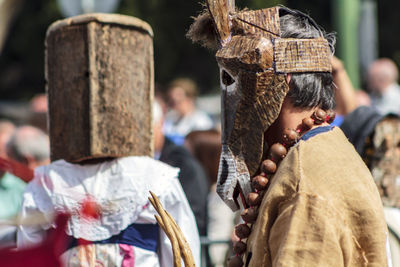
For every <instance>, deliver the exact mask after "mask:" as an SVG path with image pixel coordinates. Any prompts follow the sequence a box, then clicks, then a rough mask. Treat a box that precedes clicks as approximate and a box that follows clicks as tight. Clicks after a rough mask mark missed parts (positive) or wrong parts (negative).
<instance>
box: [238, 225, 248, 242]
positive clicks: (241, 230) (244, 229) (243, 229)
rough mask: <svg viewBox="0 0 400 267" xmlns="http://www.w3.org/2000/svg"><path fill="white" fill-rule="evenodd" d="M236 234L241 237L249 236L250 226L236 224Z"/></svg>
mask: <svg viewBox="0 0 400 267" xmlns="http://www.w3.org/2000/svg"><path fill="white" fill-rule="evenodd" d="M235 234H236V236H237V237H239V238H240V239H243V238H247V237H248V236H249V235H250V227H248V226H247V224H239V225H236V227H235Z"/></svg>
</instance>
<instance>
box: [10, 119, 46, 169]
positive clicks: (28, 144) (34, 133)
mask: <svg viewBox="0 0 400 267" xmlns="http://www.w3.org/2000/svg"><path fill="white" fill-rule="evenodd" d="M7 154H8V156H9V157H10V158H12V159H14V160H16V161H18V162H20V163H22V164H25V165H26V166H28V167H29V168H30V169H32V170H34V169H35V168H36V167H39V166H42V165H47V164H49V163H50V144H49V138H48V136H47V134H45V133H44V132H43V131H41V130H40V129H38V128H35V127H33V126H28V125H26V126H21V127H19V128H17V129H16V131H15V133H14V135H13V136H12V137H11V139H10V141H9V142H8V143H7Z"/></svg>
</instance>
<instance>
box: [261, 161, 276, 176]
mask: <svg viewBox="0 0 400 267" xmlns="http://www.w3.org/2000/svg"><path fill="white" fill-rule="evenodd" d="M261 171H263V172H265V173H268V174H273V173H275V172H276V163H275V162H273V161H272V160H270V159H266V160H264V161H263V162H262V163H261Z"/></svg>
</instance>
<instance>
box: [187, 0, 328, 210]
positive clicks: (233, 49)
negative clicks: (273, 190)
mask: <svg viewBox="0 0 400 267" xmlns="http://www.w3.org/2000/svg"><path fill="white" fill-rule="evenodd" d="M207 7H208V13H209V14H210V17H211V20H212V24H213V25H214V29H215V33H216V37H215V39H216V41H217V46H218V50H217V53H216V58H217V62H218V65H219V67H220V81H221V89H222V114H221V120H222V153H221V159H220V165H219V173H218V182H217V192H218V194H219V195H220V196H221V198H222V199H223V200H224V202H225V203H226V204H227V205H228V206H229V207H230V208H231V209H232V210H237V209H238V208H239V202H238V200H237V198H238V197H239V195H242V197H243V198H242V199H245V197H246V196H247V194H248V193H250V192H251V185H250V177H252V176H254V175H255V173H256V172H257V170H258V168H259V166H260V163H261V161H262V156H263V152H264V133H265V132H266V130H267V129H268V127H269V126H270V125H271V124H272V123H273V122H274V121H275V120H276V119H277V117H278V115H279V113H280V110H281V106H282V103H283V100H284V98H285V96H286V94H287V92H288V90H289V86H288V84H287V82H286V77H285V74H286V73H296V72H330V71H331V64H330V56H331V52H330V49H329V44H328V42H327V40H325V39H324V38H322V37H321V38H316V39H290V38H280V35H281V32H280V24H279V9H280V7H273V8H267V9H262V10H256V11H251V10H246V11H241V12H236V11H235V8H234V1H232V0H209V1H208V2H207ZM201 16H203V17H204V14H202V15H201ZM204 24H205V23H203V25H204ZM194 27H201V24H200V23H197V25H196V22H195V23H194V24H193V25H192V28H191V30H190V31H192V33H191V32H190V31H189V34H188V35H189V36H190V37H191V38H192V40H193V41H200V42H203V43H204V42H205V41H204V40H202V37H199V36H196V32H194V31H196V30H197V31H201V30H202V29H193V28H194Z"/></svg>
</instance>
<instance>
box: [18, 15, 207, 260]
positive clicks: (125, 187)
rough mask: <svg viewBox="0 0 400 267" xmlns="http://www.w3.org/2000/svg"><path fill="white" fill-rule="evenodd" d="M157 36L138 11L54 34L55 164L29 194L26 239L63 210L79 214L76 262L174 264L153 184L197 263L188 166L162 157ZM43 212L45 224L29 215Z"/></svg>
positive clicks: (59, 25)
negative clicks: (185, 184) (157, 137)
mask: <svg viewBox="0 0 400 267" xmlns="http://www.w3.org/2000/svg"><path fill="white" fill-rule="evenodd" d="M153 75H154V74H153V44H152V29H151V28H150V26H149V25H148V24H147V23H145V22H143V21H141V20H139V19H136V18H133V17H128V16H122V15H110V14H87V15H82V16H77V17H73V18H68V19H65V20H62V21H58V22H55V23H54V24H53V25H52V26H50V28H49V30H48V32H47V37H46V79H47V93H48V97H49V98H48V101H49V113H48V115H49V126H50V127H49V133H50V147H51V161H52V163H51V164H49V165H47V166H44V167H39V168H37V169H36V170H35V177H34V179H33V181H32V182H31V183H29V184H28V186H27V189H26V191H25V193H24V200H23V205H22V212H21V220H22V225H21V226H19V230H18V234H17V243H18V247H27V246H30V245H33V244H37V243H39V242H41V241H42V240H44V238H45V236H46V230H48V229H50V228H52V227H55V226H54V223H53V215H54V213H55V212H67V213H68V214H69V215H70V216H71V217H70V219H69V221H68V224H67V227H66V234H67V236H68V238H69V242H68V245H67V250H66V251H65V252H64V253H63V255H62V259H63V261H64V262H65V263H66V265H67V266H95V265H96V266H98V265H101V266H146V267H147V266H170V265H171V264H172V259H173V254H172V250H171V243H170V241H169V240H168V238H167V236H166V235H165V234H164V232H163V231H162V230H161V228H159V226H158V224H157V222H156V219H155V218H154V215H155V214H157V213H156V211H155V210H154V208H153V207H152V206H151V205H149V200H148V197H149V196H150V194H149V190H151V191H152V192H154V193H155V195H156V196H157V197H158V198H159V199H160V201H161V204H162V205H163V206H164V208H165V209H166V210H168V211H169V213H170V214H171V215H172V217H173V218H175V220H176V221H177V223H178V225H179V226H180V227H181V229H182V232H183V233H184V235H185V236H186V238H187V240H188V243H189V245H190V247H191V249H192V251H193V255H194V258H195V261H196V263H197V264H199V260H200V242H199V237H198V233H197V227H196V222H195V219H194V216H193V213H192V211H191V209H190V207H189V204H188V202H187V200H186V197H185V194H184V192H183V190H182V187H181V186H180V184H179V181H178V179H177V176H178V171H179V170H178V169H176V168H172V167H170V166H168V165H166V164H164V163H161V162H159V161H156V160H154V159H153V158H152V154H153V142H152V140H153V138H152V127H153V123H152V115H151V113H152V100H153ZM39 219H41V220H42V223H41V224H39V225H35V224H32V223H30V224H26V222H31V221H34V220H39Z"/></svg>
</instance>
